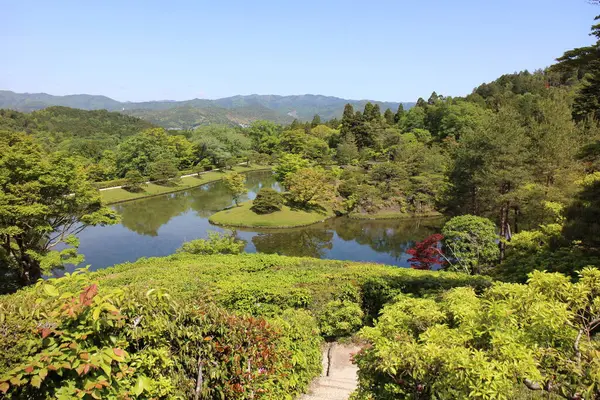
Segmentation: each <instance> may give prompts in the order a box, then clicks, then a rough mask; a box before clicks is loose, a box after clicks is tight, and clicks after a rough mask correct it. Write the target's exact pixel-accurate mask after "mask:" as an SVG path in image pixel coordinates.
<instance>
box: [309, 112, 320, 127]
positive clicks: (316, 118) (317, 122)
mask: <svg viewBox="0 0 600 400" xmlns="http://www.w3.org/2000/svg"><path fill="white" fill-rule="evenodd" d="M317 125H321V117H320V116H319V114H315V116H314V117H313V119H312V122H311V123H310V126H311V127H312V128H314V127H315V126H317Z"/></svg>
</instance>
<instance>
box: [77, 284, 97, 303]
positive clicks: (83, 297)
mask: <svg viewBox="0 0 600 400" xmlns="http://www.w3.org/2000/svg"><path fill="white" fill-rule="evenodd" d="M96 294H98V285H96V284H95V283H94V284H92V285H90V286H88V287H87V288H85V289H83V292H81V294H80V295H79V302H80V303H81V304H82V305H84V306H89V305H90V304H92V299H93V298H94V297H95V296H96Z"/></svg>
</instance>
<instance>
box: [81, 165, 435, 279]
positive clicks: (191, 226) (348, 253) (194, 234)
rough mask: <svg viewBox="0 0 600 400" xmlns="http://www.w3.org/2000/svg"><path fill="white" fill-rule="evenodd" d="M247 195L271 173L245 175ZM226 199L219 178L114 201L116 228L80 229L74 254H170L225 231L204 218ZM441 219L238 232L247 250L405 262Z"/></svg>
mask: <svg viewBox="0 0 600 400" xmlns="http://www.w3.org/2000/svg"><path fill="white" fill-rule="evenodd" d="M247 176H248V180H247V183H246V185H247V187H248V189H249V193H248V196H247V198H245V199H243V200H247V199H248V198H249V199H253V198H254V197H255V196H256V192H258V190H259V189H260V188H262V187H273V188H275V189H278V190H279V189H280V188H279V186H278V184H277V183H276V182H275V179H274V178H273V176H272V175H271V173H270V172H254V173H251V174H248V175H247ZM232 204H233V200H232V197H231V196H230V195H229V194H228V193H227V190H226V189H225V186H224V184H223V183H222V182H214V183H209V184H206V185H203V186H200V187H198V188H194V189H189V190H186V191H182V192H178V193H172V194H167V195H162V196H157V197H152V198H147V199H141V200H136V201H131V202H127V203H122V204H117V205H115V206H114V209H115V210H116V211H117V212H118V213H119V214H120V215H121V223H120V224H119V225H112V226H104V227H90V228H87V229H86V230H84V231H83V232H82V233H81V234H80V235H79V238H80V240H81V245H80V248H79V250H80V252H81V253H82V254H83V255H85V258H86V261H85V263H84V264H86V265H87V264H89V265H91V269H92V270H94V269H98V268H104V267H107V266H110V265H114V264H118V263H122V262H126V261H135V260H137V259H138V258H140V257H153V256H165V255H168V254H172V253H173V252H175V250H176V249H177V248H178V247H180V246H181V244H182V243H183V242H186V241H188V240H192V239H197V238H204V237H206V234H207V231H210V230H213V231H219V232H222V231H223V230H224V229H222V228H219V227H216V226H213V225H211V224H210V223H209V222H208V217H209V216H211V215H212V214H214V213H215V212H217V211H219V210H222V209H224V208H226V207H229V206H231V205H232ZM442 222H443V221H442V220H441V219H437V218H436V219H431V218H427V219H411V220H380V221H358V220H352V219H349V218H346V217H341V218H334V219H331V220H328V221H325V222H322V223H318V224H315V225H311V226H308V227H303V228H294V229H271V230H260V229H238V230H237V236H238V237H239V238H240V239H243V240H244V241H245V242H246V249H245V250H246V252H251V253H254V252H261V253H277V254H283V255H289V256H308V257H318V258H327V259H340V260H354V261H368V262H376V263H384V264H390V265H397V266H400V267H408V266H409V264H408V262H407V259H408V258H409V255H408V254H406V253H405V250H407V249H408V248H410V247H412V246H413V244H414V242H415V241H419V240H422V239H424V238H425V237H427V236H429V235H430V234H432V233H435V232H436V231H439V228H440V226H441V224H442Z"/></svg>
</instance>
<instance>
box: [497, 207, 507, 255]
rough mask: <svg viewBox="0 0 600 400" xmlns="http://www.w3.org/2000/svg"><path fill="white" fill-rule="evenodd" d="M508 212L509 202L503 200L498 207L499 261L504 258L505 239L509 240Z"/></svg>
mask: <svg viewBox="0 0 600 400" xmlns="http://www.w3.org/2000/svg"><path fill="white" fill-rule="evenodd" d="M509 212H510V204H509V203H508V202H505V203H503V204H502V207H501V208H500V242H499V243H498V246H499V248H500V262H502V260H504V253H505V250H506V243H505V240H510V226H509V222H508V218H509Z"/></svg>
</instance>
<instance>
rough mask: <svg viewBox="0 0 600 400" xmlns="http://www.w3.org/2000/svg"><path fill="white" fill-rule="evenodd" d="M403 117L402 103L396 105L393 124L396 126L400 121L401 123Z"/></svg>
mask: <svg viewBox="0 0 600 400" xmlns="http://www.w3.org/2000/svg"><path fill="white" fill-rule="evenodd" d="M403 117H404V105H402V103H400V105H398V111H396V114H395V115H394V122H395V123H396V124H399V123H400V121H402V118H403Z"/></svg>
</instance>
